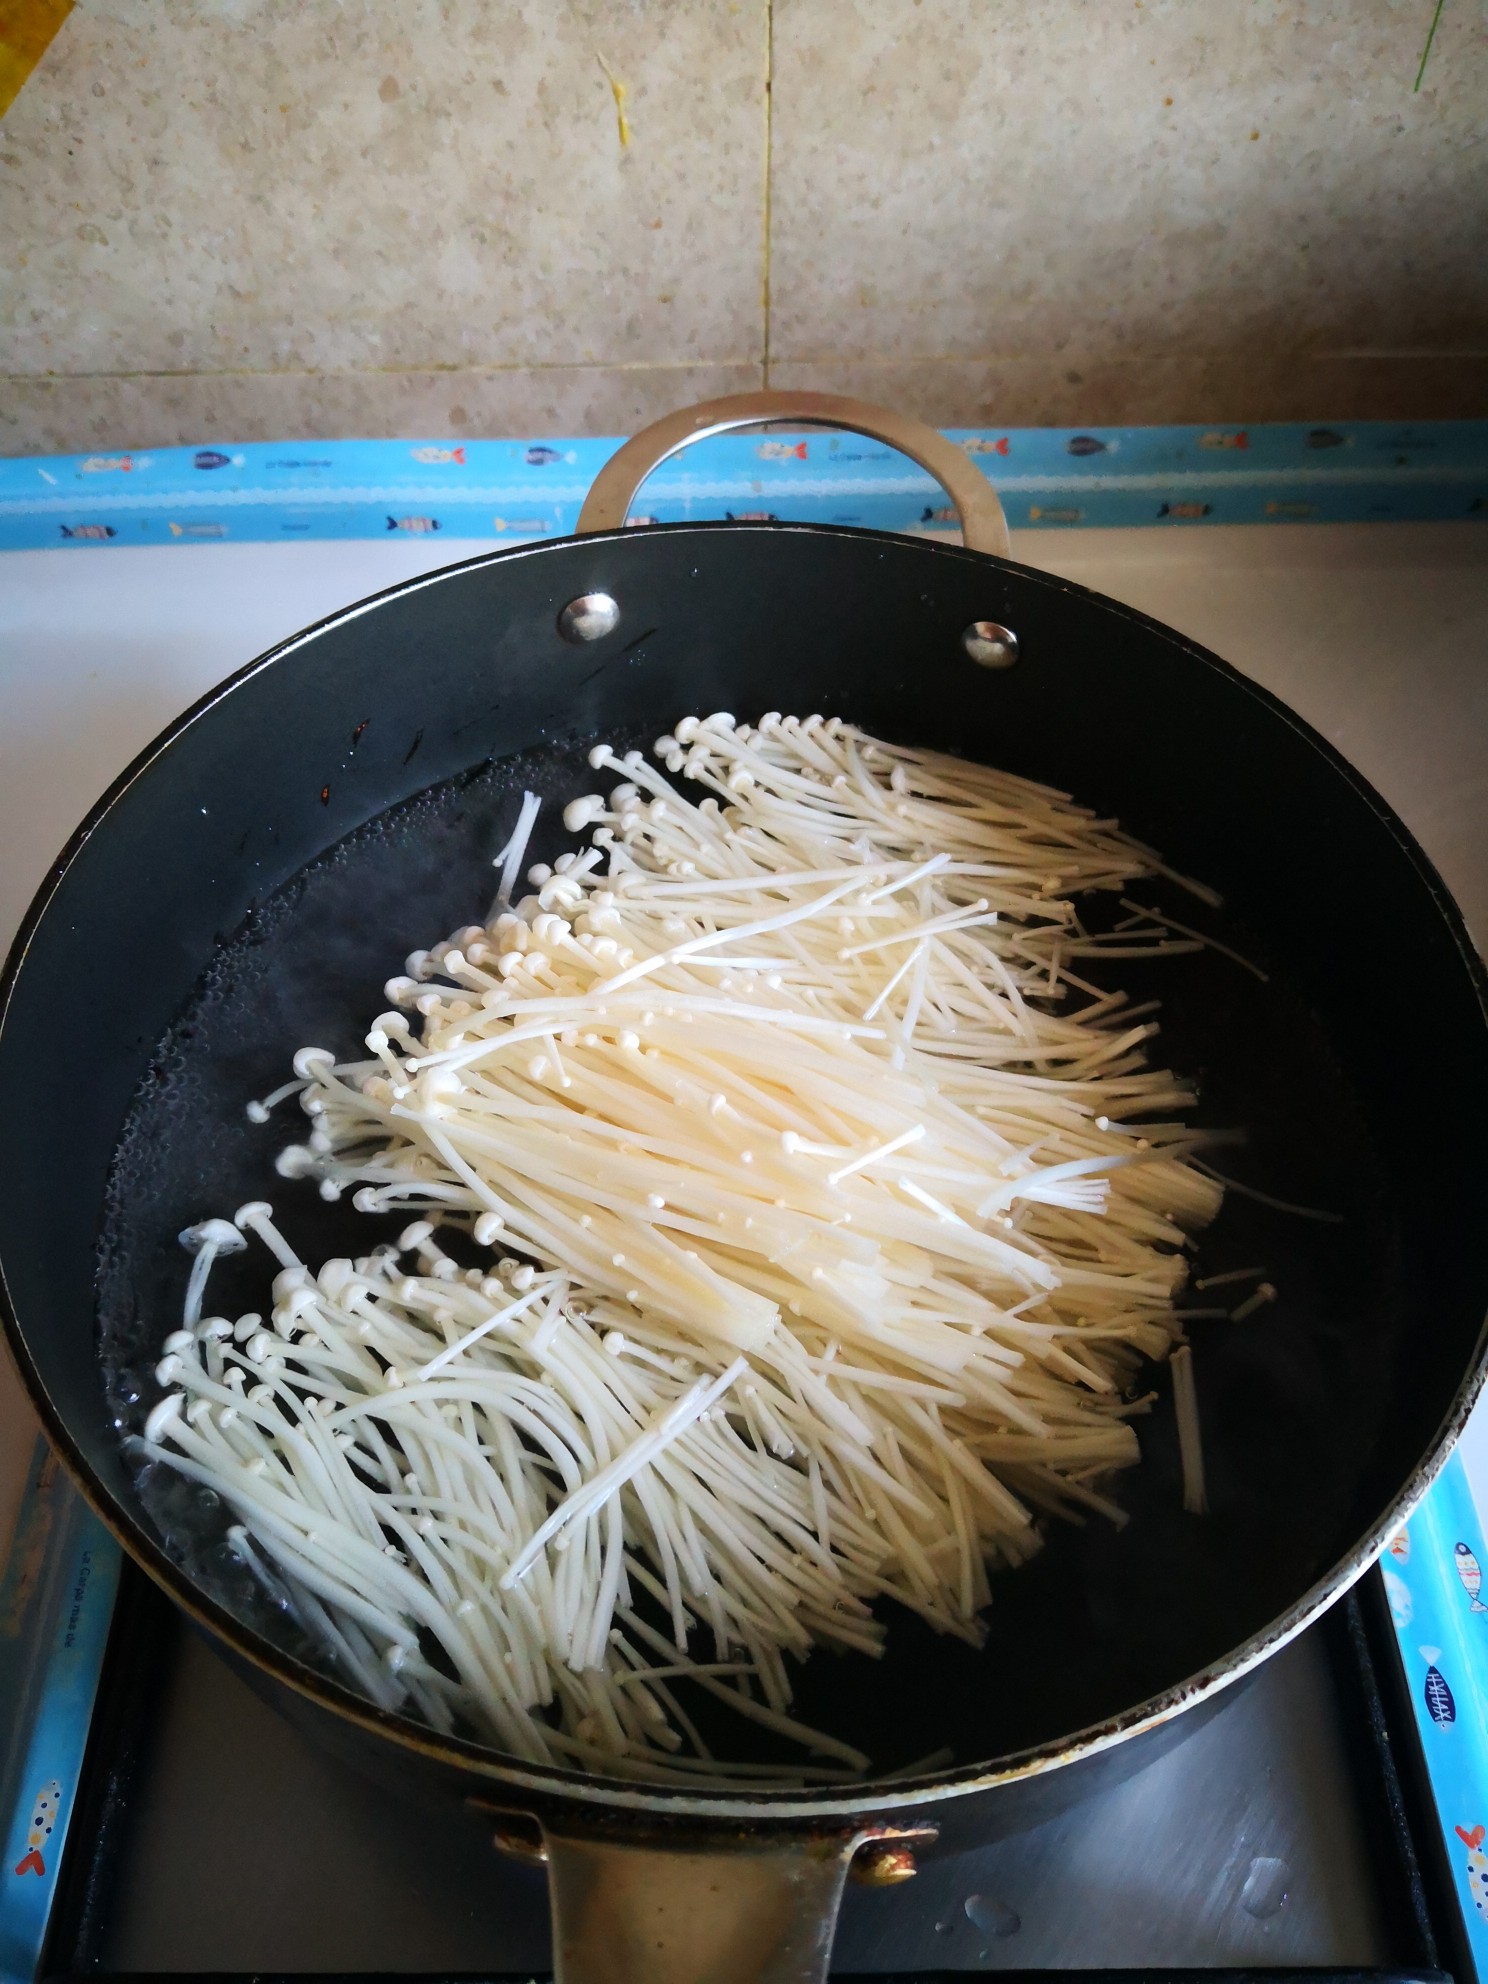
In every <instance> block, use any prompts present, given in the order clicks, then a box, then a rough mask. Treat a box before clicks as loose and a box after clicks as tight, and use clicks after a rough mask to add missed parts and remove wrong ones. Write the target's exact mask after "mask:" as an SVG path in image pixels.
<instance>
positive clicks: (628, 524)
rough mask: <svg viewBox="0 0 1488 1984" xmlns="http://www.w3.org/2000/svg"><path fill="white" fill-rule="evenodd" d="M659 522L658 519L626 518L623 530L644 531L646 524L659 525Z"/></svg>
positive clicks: (659, 519)
mask: <svg viewBox="0 0 1488 1984" xmlns="http://www.w3.org/2000/svg"><path fill="white" fill-rule="evenodd" d="M660 522H661V518H660V517H627V518H626V519H625V528H626V529H627V530H644V529H645V527H646V525H647V524H659V523H660Z"/></svg>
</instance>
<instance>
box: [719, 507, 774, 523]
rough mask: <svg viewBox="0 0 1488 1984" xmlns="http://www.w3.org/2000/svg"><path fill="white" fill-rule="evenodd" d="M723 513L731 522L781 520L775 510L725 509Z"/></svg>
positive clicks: (770, 521)
mask: <svg viewBox="0 0 1488 1984" xmlns="http://www.w3.org/2000/svg"><path fill="white" fill-rule="evenodd" d="M723 514H724V516H725V517H727V519H728V521H729V522H730V523H731V524H778V523H779V521H780V519H779V517H777V516H776V514H775V512H774V511H773V510H725V511H724V513H723Z"/></svg>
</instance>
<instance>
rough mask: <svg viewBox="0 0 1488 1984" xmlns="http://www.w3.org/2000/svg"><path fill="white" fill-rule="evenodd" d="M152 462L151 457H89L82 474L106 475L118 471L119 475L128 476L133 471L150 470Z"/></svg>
mask: <svg viewBox="0 0 1488 1984" xmlns="http://www.w3.org/2000/svg"><path fill="white" fill-rule="evenodd" d="M150 462H151V457H150V456H149V455H89V457H88V459H87V460H86V461H85V462H84V463H83V465H82V469H81V473H82V474H83V475H106V474H109V473H110V472H112V471H114V470H118V471H119V473H121V474H123V475H128V474H129V473H130V472H131V470H133V469H137V468H148V467H149V466H150Z"/></svg>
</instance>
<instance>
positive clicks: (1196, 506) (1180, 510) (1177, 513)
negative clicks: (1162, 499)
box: [1157, 503, 1214, 517]
mask: <svg viewBox="0 0 1488 1984" xmlns="http://www.w3.org/2000/svg"><path fill="white" fill-rule="evenodd" d="M1213 508H1214V505H1213V504H1212V503H1164V504H1163V506H1162V508H1161V509H1160V510H1159V511H1158V513H1157V514H1158V515H1159V516H1160V517H1207V516H1208V515H1209V514H1210V512H1211V511H1212V510H1213Z"/></svg>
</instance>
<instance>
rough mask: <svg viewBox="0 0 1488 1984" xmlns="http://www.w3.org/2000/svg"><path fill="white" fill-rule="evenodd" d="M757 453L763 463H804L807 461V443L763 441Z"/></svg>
mask: <svg viewBox="0 0 1488 1984" xmlns="http://www.w3.org/2000/svg"><path fill="white" fill-rule="evenodd" d="M755 452H756V454H758V456H759V458H760V460H761V461H762V462H803V461H805V459H806V443H805V442H804V441H796V442H790V441H761V442H760V444H759V447H758V448H757V449H756V450H755Z"/></svg>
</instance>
